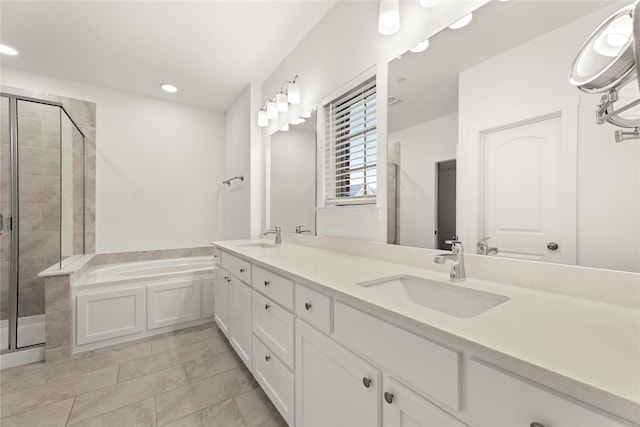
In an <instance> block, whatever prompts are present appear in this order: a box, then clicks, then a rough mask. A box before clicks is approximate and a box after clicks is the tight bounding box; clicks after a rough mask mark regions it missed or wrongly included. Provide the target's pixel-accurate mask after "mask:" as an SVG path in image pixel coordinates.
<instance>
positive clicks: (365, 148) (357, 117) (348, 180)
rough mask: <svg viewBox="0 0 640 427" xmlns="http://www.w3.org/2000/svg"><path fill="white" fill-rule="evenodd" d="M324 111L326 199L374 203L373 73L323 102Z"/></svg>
mask: <svg viewBox="0 0 640 427" xmlns="http://www.w3.org/2000/svg"><path fill="white" fill-rule="evenodd" d="M324 113H325V160H324V169H325V200H326V203H327V204H328V205H347V204H369V203H375V202H376V193H377V184H376V171H377V168H376V161H377V146H378V144H377V142H378V141H377V132H376V127H377V107H376V77H375V76H373V77H371V78H369V79H367V80H366V81H365V82H364V83H361V84H359V85H358V86H356V87H355V88H353V89H351V90H349V91H348V92H347V93H345V94H343V95H341V96H339V97H338V98H336V99H334V100H333V101H331V102H329V103H328V104H326V105H325V106H324Z"/></svg>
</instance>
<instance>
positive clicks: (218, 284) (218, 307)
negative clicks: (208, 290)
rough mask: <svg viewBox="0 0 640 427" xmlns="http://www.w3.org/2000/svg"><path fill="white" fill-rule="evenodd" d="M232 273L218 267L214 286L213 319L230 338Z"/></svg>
mask: <svg viewBox="0 0 640 427" xmlns="http://www.w3.org/2000/svg"><path fill="white" fill-rule="evenodd" d="M230 281H231V275H230V274H229V273H228V272H227V271H226V270H223V269H221V268H216V280H215V283H214V288H213V319H214V320H215V322H216V324H217V325H218V327H219V328H220V330H221V331H222V333H223V334H224V336H225V337H227V339H229V286H230V285H229V282H230Z"/></svg>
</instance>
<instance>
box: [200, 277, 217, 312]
mask: <svg viewBox="0 0 640 427" xmlns="http://www.w3.org/2000/svg"><path fill="white" fill-rule="evenodd" d="M215 286H216V278H215V276H207V277H205V278H203V279H202V317H203V318H207V317H212V316H213V313H214V308H215V303H214V301H213V298H214V296H215Z"/></svg>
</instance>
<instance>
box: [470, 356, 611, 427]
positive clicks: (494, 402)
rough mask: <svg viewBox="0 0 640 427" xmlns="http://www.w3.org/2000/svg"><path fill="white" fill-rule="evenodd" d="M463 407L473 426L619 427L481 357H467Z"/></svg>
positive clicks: (586, 408)
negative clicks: (535, 424) (465, 393)
mask: <svg viewBox="0 0 640 427" xmlns="http://www.w3.org/2000/svg"><path fill="white" fill-rule="evenodd" d="M467 376H468V381H469V388H468V393H467V397H466V402H467V404H466V409H467V413H468V416H469V419H470V421H471V422H472V424H473V425H474V426H478V427H492V426H496V425H505V426H528V425H532V424H531V423H533V422H537V423H539V424H541V425H543V426H547V427H552V426H585V427H595V426H597V427H612V426H616V427H621V426H623V424H621V423H617V422H615V421H613V420H612V419H609V418H607V417H605V416H603V415H600V414H599V413H597V412H595V408H594V409H593V410H591V409H588V407H587V405H586V404H580V403H578V402H577V401H576V400H574V399H572V398H570V397H568V396H563V395H561V394H560V393H556V392H553V391H551V390H549V389H546V388H545V387H544V386H541V385H538V384H535V383H534V382H532V381H529V380H527V379H524V378H522V377H519V376H518V375H516V374H513V373H511V372H508V371H506V370H503V369H501V368H497V367H494V366H493V365H491V364H488V363H486V362H484V361H482V360H480V359H477V358H475V357H472V358H471V359H470V360H469V364H468V369H467Z"/></svg>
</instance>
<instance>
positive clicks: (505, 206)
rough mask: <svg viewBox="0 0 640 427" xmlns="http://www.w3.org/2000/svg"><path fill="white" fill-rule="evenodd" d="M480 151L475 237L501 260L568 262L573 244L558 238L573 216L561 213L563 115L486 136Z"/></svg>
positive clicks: (498, 130) (533, 120) (515, 125)
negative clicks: (486, 242)
mask: <svg viewBox="0 0 640 427" xmlns="http://www.w3.org/2000/svg"><path fill="white" fill-rule="evenodd" d="M481 148H482V153H481V155H480V161H481V165H480V171H481V197H480V212H481V217H480V224H479V231H480V233H479V234H481V236H478V238H479V239H480V238H483V237H490V238H491V241H490V242H489V243H490V245H491V246H492V247H493V246H496V247H498V250H499V255H502V256H508V257H514V258H522V259H530V260H540V261H549V262H562V263H572V259H571V257H572V256H575V255H574V254H575V247H573V246H575V243H572V242H571V241H570V239H566V240H567V241H563V238H562V235H563V231H562V230H563V228H567V229H568V228H569V227H573V228H574V229H575V216H572V215H570V213H568V212H563V203H562V190H563V185H566V183H564V184H563V179H564V177H563V161H565V160H563V150H562V117H561V115H560V114H556V115H551V116H547V117H544V118H538V119H532V120H531V121H525V122H518V123H516V124H513V125H510V126H508V127H502V128H499V129H496V130H492V131H489V132H486V133H484V134H483V138H482V147H481ZM567 161H570V160H567ZM569 169H571V168H569ZM574 181H575V178H574ZM565 245H567V246H566V247H565Z"/></svg>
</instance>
